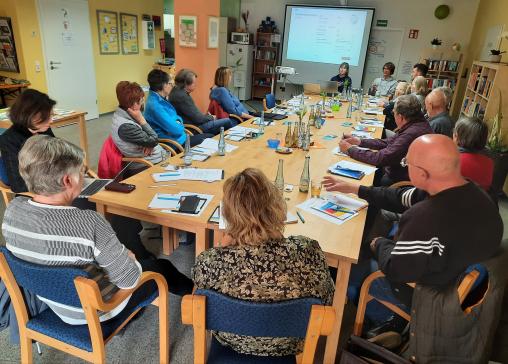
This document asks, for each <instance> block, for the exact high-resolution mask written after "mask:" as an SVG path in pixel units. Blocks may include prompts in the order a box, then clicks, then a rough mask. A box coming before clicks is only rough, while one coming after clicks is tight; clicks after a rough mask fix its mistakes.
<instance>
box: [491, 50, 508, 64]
mask: <svg viewBox="0 0 508 364" xmlns="http://www.w3.org/2000/svg"><path fill="white" fill-rule="evenodd" d="M503 53H506V51H502V52H501V50H500V49H491V50H490V55H489V61H490V62H492V63H499V62H501V57H502V54H503Z"/></svg>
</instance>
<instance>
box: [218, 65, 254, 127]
mask: <svg viewBox="0 0 508 364" xmlns="http://www.w3.org/2000/svg"><path fill="white" fill-rule="evenodd" d="M232 79H233V72H232V71H231V68H229V67H219V68H217V70H216V71H215V80H214V85H213V87H212V89H211V91H210V99H211V100H215V101H217V102H218V103H219V105H220V106H221V107H222V109H224V111H225V112H227V113H228V114H233V115H237V116H239V117H241V118H244V119H249V118H251V116H250V115H249V113H248V112H247V109H246V108H245V106H243V104H242V103H241V102H240V100H238V97H236V96H235V95H233V94H232V93H231V91H229V89H228V88H227V87H228V85H229V84H230V83H231V80H232Z"/></svg>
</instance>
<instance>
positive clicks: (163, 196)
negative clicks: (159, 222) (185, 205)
mask: <svg viewBox="0 0 508 364" xmlns="http://www.w3.org/2000/svg"><path fill="white" fill-rule="evenodd" d="M178 201H180V194H179V193H177V194H170V193H156V194H155V196H153V199H152V201H151V202H150V203H149V204H148V208H149V209H176V207H177V206H178Z"/></svg>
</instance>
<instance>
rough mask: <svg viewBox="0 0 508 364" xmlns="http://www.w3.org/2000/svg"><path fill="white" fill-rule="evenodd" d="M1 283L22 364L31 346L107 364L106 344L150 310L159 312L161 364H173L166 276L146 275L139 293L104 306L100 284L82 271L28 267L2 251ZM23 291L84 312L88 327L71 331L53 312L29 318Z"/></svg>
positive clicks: (125, 293)
mask: <svg viewBox="0 0 508 364" xmlns="http://www.w3.org/2000/svg"><path fill="white" fill-rule="evenodd" d="M0 277H1V278H2V280H3V281H4V282H5V285H6V287H7V291H8V293H9V295H10V297H11V300H12V304H13V305H14V311H15V313H16V318H17V321H18V326H19V335H20V346H21V362H22V363H32V341H37V342H41V343H43V344H46V345H48V346H51V347H54V348H56V349H59V350H62V351H64V352H66V353H69V354H71V355H74V356H77V357H79V358H81V359H83V360H86V361H88V362H91V363H104V362H105V360H106V352H105V344H106V343H107V342H109V341H110V340H111V338H113V337H114V336H115V335H116V334H117V333H118V332H119V331H120V330H121V329H122V328H123V327H124V326H125V325H126V324H127V323H128V322H129V321H130V320H131V319H132V318H133V317H134V316H135V315H136V314H137V313H138V312H139V310H141V308H143V307H145V306H147V305H149V304H153V305H155V306H158V310H159V345H160V353H159V359H160V363H168V362H169V334H168V330H169V325H168V308H169V307H168V306H169V294H168V284H167V282H166V280H165V279H164V277H163V276H162V275H160V274H158V273H154V272H143V273H142V275H141V278H140V280H139V282H138V284H137V285H136V287H135V288H132V289H122V290H119V291H118V292H117V293H115V295H114V296H113V297H112V298H111V299H110V300H109V301H107V302H104V301H103V299H102V297H101V294H100V291H99V287H98V286H97V283H96V282H95V281H94V280H92V279H90V277H89V276H88V273H87V272H85V271H84V270H82V269H79V268H72V267H50V266H43V265H39V264H33V263H29V262H26V261H23V260H21V259H18V258H16V257H15V256H14V255H12V254H11V253H10V252H9V251H8V250H7V249H6V248H5V247H1V248H0ZM148 285H151V286H148ZM20 287H23V288H25V289H27V290H28V291H30V292H31V293H33V294H37V295H39V296H42V297H45V298H47V299H49V300H52V301H54V302H59V303H62V304H65V305H69V306H74V307H77V308H82V309H83V310H84V313H85V317H86V321H87V324H86V325H68V324H66V323H64V322H63V321H62V320H61V319H60V318H59V317H58V316H57V315H56V314H54V313H53V311H52V310H50V309H47V310H45V311H43V312H40V313H38V314H37V315H35V316H34V317H29V314H28V312H27V309H26V304H25V301H24V298H23V295H22V293H21V290H20ZM155 287H156V288H155ZM131 295H132V296H131ZM129 296H131V298H130V299H129V303H128V304H127V306H126V307H125V308H124V309H123V310H122V312H120V313H119V314H118V315H117V316H115V317H114V318H112V319H110V320H107V321H104V322H102V323H101V322H100V321H99V317H98V315H97V311H111V310H112V309H114V308H115V307H117V306H118V305H119V304H120V303H122V302H123V301H124V300H125V299H127V298H128V297H129Z"/></svg>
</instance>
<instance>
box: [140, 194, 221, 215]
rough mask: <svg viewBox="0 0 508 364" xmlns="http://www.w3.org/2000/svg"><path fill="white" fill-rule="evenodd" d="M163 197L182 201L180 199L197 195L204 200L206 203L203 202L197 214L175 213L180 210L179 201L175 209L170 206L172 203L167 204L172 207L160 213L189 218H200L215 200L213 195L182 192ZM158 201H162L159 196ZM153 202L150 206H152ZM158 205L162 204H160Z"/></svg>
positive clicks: (165, 208)
mask: <svg viewBox="0 0 508 364" xmlns="http://www.w3.org/2000/svg"><path fill="white" fill-rule="evenodd" d="M159 195H160V194H159ZM163 195H165V196H162V197H166V198H176V197H178V201H180V197H182V196H190V195H196V196H198V197H199V198H202V199H204V201H202V202H201V205H200V206H199V207H198V213H196V214H187V213H183V212H178V211H174V210H176V209H178V207H179V205H178V201H177V204H176V205H175V206H174V207H173V205H170V202H167V205H169V206H171V207H164V208H163V209H162V210H161V211H160V212H164V213H167V214H179V215H188V216H200V215H201V213H202V212H203V211H204V210H206V207H207V206H208V204H209V203H210V201H212V199H213V195H205V194H201V193H195V192H180V193H178V194H174V195H170V194H163ZM156 197H157V195H156V196H154V199H155V198H156ZM157 200H160V196H159V198H158V199H157ZM168 201H172V200H168ZM152 202H154V200H152ZM152 202H151V203H150V204H152ZM158 203H159V204H160V202H158ZM155 206H158V205H155ZM148 207H149V208H150V205H148ZM153 208H156V207H153Z"/></svg>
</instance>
